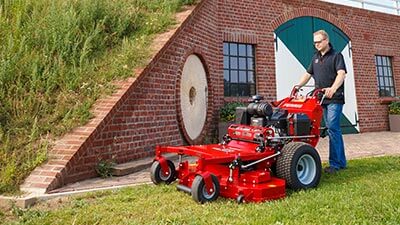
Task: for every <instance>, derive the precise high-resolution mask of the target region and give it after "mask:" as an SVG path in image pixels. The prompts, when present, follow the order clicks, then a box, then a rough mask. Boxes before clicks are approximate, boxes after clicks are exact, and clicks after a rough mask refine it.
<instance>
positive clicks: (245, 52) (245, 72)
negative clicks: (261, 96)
mask: <svg viewBox="0 0 400 225" xmlns="http://www.w3.org/2000/svg"><path fill="white" fill-rule="evenodd" d="M222 50H223V80H224V97H249V96H252V95H255V94H256V92H257V91H256V63H255V60H256V57H255V45H254V44H249V43H240V42H228V41H224V42H223V49H222ZM250 64H251V65H250ZM226 78H228V79H226Z"/></svg>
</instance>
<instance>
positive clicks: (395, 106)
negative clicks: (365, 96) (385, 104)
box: [389, 101, 400, 115]
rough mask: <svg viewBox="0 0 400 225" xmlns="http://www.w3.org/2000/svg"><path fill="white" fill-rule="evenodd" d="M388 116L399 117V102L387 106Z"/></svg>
mask: <svg viewBox="0 0 400 225" xmlns="http://www.w3.org/2000/svg"><path fill="white" fill-rule="evenodd" d="M389 114H392V115H400V101H396V102H392V103H390V104H389Z"/></svg>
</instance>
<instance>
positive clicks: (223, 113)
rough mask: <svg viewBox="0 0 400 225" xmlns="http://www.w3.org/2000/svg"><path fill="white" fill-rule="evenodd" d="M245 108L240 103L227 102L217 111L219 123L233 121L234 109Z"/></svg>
mask: <svg viewBox="0 0 400 225" xmlns="http://www.w3.org/2000/svg"><path fill="white" fill-rule="evenodd" d="M241 106H245V105H244V103H242V102H228V103H225V104H224V106H223V107H222V108H221V109H220V111H219V118H220V121H223V122H230V121H234V120H235V117H236V114H235V112H236V107H241Z"/></svg>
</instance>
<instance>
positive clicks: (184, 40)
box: [23, 0, 400, 191]
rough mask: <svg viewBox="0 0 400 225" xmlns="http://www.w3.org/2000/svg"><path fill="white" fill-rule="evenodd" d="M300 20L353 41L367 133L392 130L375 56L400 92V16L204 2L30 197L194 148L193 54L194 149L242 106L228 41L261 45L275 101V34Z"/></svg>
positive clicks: (45, 171)
mask: <svg viewBox="0 0 400 225" xmlns="http://www.w3.org/2000/svg"><path fill="white" fill-rule="evenodd" d="M299 16H315V17H320V18H322V19H325V20H327V21H329V22H331V23H332V24H334V25H336V26H338V27H339V28H341V29H342V30H343V31H344V32H345V33H346V34H347V35H348V36H349V37H350V38H351V41H352V47H353V63H354V74H355V85H356V95H357V100H358V112H359V120H360V128H361V131H362V132H366V131H382V130H387V129H388V119H387V117H388V116H387V105H385V104H382V102H383V100H385V99H382V98H380V97H379V96H378V91H377V81H376V72H375V65H374V55H375V54H383V55H389V56H393V65H394V67H393V69H394V75H395V83H396V87H397V89H399V88H400V59H399V56H400V55H399V54H400V45H399V44H398V43H397V40H400V17H399V16H393V15H386V14H382V13H377V12H369V11H366V10H362V9H356V8H350V7H346V6H339V5H334V4H329V3H325V2H320V1H314V0H302V1H300V0H290V1H289V0H281V1H278V0H270V1H267V0H263V1H261V0H259V1H254V0H244V1H243V0H240V1H239V0H204V1H202V2H201V3H199V5H197V7H196V8H195V9H194V10H193V12H192V14H191V15H190V16H189V17H188V18H187V19H186V21H185V22H184V23H183V25H182V26H181V27H180V28H179V29H178V30H177V31H176V32H175V34H174V35H173V36H172V38H171V39H170V40H169V41H168V42H167V43H166V44H165V45H164V47H163V48H162V49H161V50H160V51H159V52H158V53H157V55H155V57H154V58H153V60H152V61H151V62H150V63H149V65H148V66H147V67H146V68H145V69H144V70H143V71H140V73H138V77H137V78H136V79H135V78H132V79H129V80H127V81H125V82H123V83H120V87H121V89H120V90H119V91H118V92H117V93H115V94H114V95H113V96H110V97H107V98H106V99H103V100H101V101H99V102H98V103H97V104H96V107H95V108H94V112H95V116H96V117H95V119H93V120H92V121H91V122H90V123H89V124H87V125H85V126H84V127H80V128H76V129H75V130H74V131H72V132H71V133H70V134H68V135H66V136H65V137H63V138H62V139H60V140H59V141H57V143H56V146H55V147H54V150H53V151H52V153H51V159H50V161H49V162H48V163H47V164H45V165H43V166H41V167H39V168H37V169H36V170H35V171H34V172H33V173H32V174H31V176H30V177H29V178H28V179H27V180H26V182H25V183H24V185H23V189H25V190H29V189H30V188H31V189H32V188H36V189H38V188H39V189H40V190H41V191H49V190H51V189H54V188H56V187H59V186H61V185H63V184H65V183H70V182H74V181H78V180H82V179H86V178H89V177H94V176H96V173H95V170H94V167H95V165H96V163H97V162H98V160H99V159H110V158H113V159H114V160H115V161H116V162H118V163H123V162H126V161H130V160H134V159H139V158H143V157H147V156H152V155H154V146H155V145H182V144H188V141H187V138H186V134H185V132H182V129H181V128H182V123H181V120H182V118H181V112H180V102H179V94H180V90H179V84H180V83H179V82H180V77H181V72H182V69H183V64H184V62H185V60H186V58H187V57H188V56H189V55H190V54H197V55H198V56H199V57H200V58H201V60H202V61H203V63H204V64H205V67H206V72H207V78H208V82H209V99H208V104H209V105H208V112H207V119H206V126H205V129H204V130H203V133H202V135H201V138H199V139H197V140H194V141H193V142H191V143H199V142H202V141H204V138H205V137H206V136H207V135H210V134H213V133H214V131H215V129H216V125H215V124H216V123H217V121H218V109H219V107H220V106H221V105H222V104H223V102H224V101H232V100H237V98H224V96H223V76H222V74H223V73H222V67H223V57H222V46H223V41H232V42H242V43H251V44H255V45H256V75H257V77H256V79H257V90H258V93H259V94H261V95H263V96H266V99H267V100H274V99H275V97H276V94H275V93H276V92H275V89H276V85H275V64H274V62H275V59H274V38H273V32H274V30H275V29H276V28H277V27H278V26H279V25H280V24H282V23H284V22H286V21H288V20H290V19H292V18H295V17H299ZM399 94H400V93H399V90H397V95H399ZM244 99H247V98H243V99H242V100H244Z"/></svg>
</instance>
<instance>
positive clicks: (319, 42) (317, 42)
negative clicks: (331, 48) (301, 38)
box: [314, 39, 326, 45]
mask: <svg viewBox="0 0 400 225" xmlns="http://www.w3.org/2000/svg"><path fill="white" fill-rule="evenodd" d="M325 40H326V39H322V40H320V41H314V45H316V44H321V43H322V42H323V41H325Z"/></svg>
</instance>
